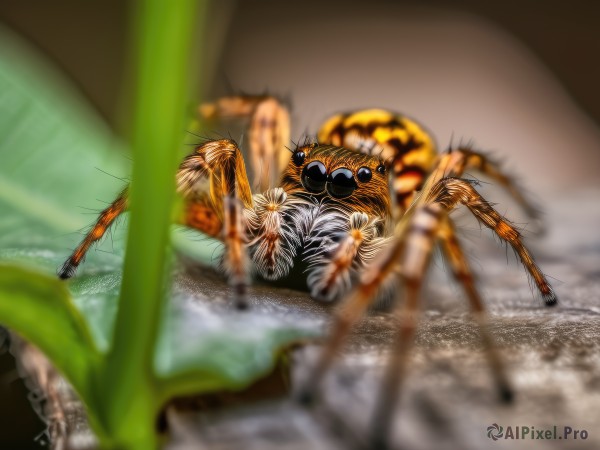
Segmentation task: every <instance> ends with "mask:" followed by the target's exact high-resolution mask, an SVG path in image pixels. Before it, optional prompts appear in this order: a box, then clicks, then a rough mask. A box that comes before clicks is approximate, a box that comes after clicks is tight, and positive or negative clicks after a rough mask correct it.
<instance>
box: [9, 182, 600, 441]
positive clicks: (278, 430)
mask: <svg viewBox="0 0 600 450" xmlns="http://www.w3.org/2000/svg"><path fill="white" fill-rule="evenodd" d="M598 194H600V191H595V190H590V191H579V192H577V193H576V194H573V195H566V194H565V195H564V196H562V197H555V201H554V203H553V204H551V205H548V206H549V207H548V215H547V218H546V222H547V229H548V232H547V234H546V235H545V236H544V237H542V238H535V239H534V238H530V239H529V240H528V244H529V246H530V248H531V249H532V250H533V252H534V254H535V255H536V256H537V260H538V262H539V264H540V265H541V267H542V269H543V270H544V272H545V273H547V274H548V275H549V276H551V277H552V279H553V284H554V287H555V289H556V291H557V293H558V296H559V304H558V305H557V306H556V307H554V308H546V307H545V306H544V305H543V304H542V301H541V300H540V299H539V298H537V297H535V296H534V295H533V292H532V289H531V287H530V285H529V284H528V281H527V278H526V276H525V274H524V272H523V271H522V270H521V269H520V267H519V266H518V265H517V264H516V263H515V262H514V259H515V258H514V257H513V256H512V255H511V254H510V252H509V253H508V258H507V257H506V256H505V253H504V249H502V247H499V246H498V244H497V242H494V241H493V239H489V236H488V232H487V230H484V231H482V232H481V233H480V232H479V229H478V228H477V227H473V224H472V223H469V224H468V225H464V226H465V227H466V231H465V233H463V239H462V240H463V241H465V242H466V244H467V247H468V254H469V255H470V256H471V259H472V261H474V264H473V265H474V269H475V270H477V272H478V273H479V275H480V276H479V285H480V287H481V291H482V293H483V294H484V298H485V301H486V304H487V306H488V310H489V315H490V331H491V334H492V335H493V338H494V340H495V342H496V344H497V347H498V349H499V351H500V353H501V355H502V357H503V358H504V360H505V362H506V364H507V367H508V369H509V375H510V378H511V381H512V383H513V386H514V389H515V391H516V398H515V401H514V403H513V404H511V405H504V404H501V403H499V402H498V400H497V398H496V394H495V390H494V385H493V380H492V377H491V374H490V370H489V367H488V365H487V361H486V359H485V355H484V353H483V351H482V347H481V342H480V338H479V334H478V330H477V328H476V327H475V326H474V324H473V323H472V321H471V320H470V316H469V312H468V309H467V307H466V301H465V300H464V299H463V296H462V292H461V290H460V288H459V287H458V286H456V285H455V284H454V282H453V281H452V280H451V278H450V277H449V276H448V275H447V274H446V273H445V271H444V268H443V263H442V262H440V261H439V259H436V260H435V261H436V262H435V263H434V267H433V270H432V273H431V275H430V277H429V281H428V283H427V288H426V290H425V292H424V294H423V307H422V316H421V322H420V325H419V328H418V332H417V335H416V339H415V345H414V347H413V348H412V351H411V356H410V366H409V372H408V375H407V378H406V380H405V383H404V386H403V391H402V400H401V402H400V404H399V407H398V408H397V410H396V414H395V415H394V418H393V424H394V431H393V447H394V448H410V449H434V448H435V449H437V448H439V449H445V448H448V449H451V448H452V449H453V448H466V449H481V448H491V449H494V448H511V449H512V448H540V449H544V448H565V447H568V448H590V449H591V448H600V353H599V351H598V350H599V345H600V320H599V318H600V301H599V300H600V236H599V233H598V228H597V226H598V225H599V224H600V206H599V202H598V200H597V199H598V198H599V197H598ZM460 222H463V221H462V220H460ZM480 234H481V236H479V235H480ZM507 260H508V263H507ZM176 286H177V287H176V292H177V295H176V298H184V299H186V302H188V301H189V300H190V299H192V300H193V301H194V302H208V301H214V299H215V298H217V302H218V299H219V298H224V296H226V287H225V284H224V283H223V281H222V279H221V278H220V277H219V276H217V275H214V274H211V273H207V271H206V270H199V269H198V268H194V267H192V268H189V269H188V270H186V271H184V272H183V273H181V274H180V275H178V280H177V283H176ZM251 305H252V308H253V311H254V312H255V313H258V314H283V315H286V316H289V317H292V318H293V317H294V316H297V317H298V318H299V319H301V320H306V319H307V318H310V319H311V320H314V321H315V322H323V323H324V324H326V323H327V322H328V321H329V320H330V319H331V314H332V311H333V308H332V307H328V306H323V305H321V304H318V303H316V302H314V301H313V300H311V299H310V298H309V297H308V295H307V294H306V293H304V292H298V291H291V290H286V289H281V288H273V287H271V286H268V285H265V284H258V285H256V286H254V287H253V289H252V293H251ZM393 330H394V322H393V320H392V318H391V316H390V314H389V313H386V312H381V311H379V312H371V313H370V314H369V316H368V318H366V319H365V320H364V321H363V322H362V323H361V325H360V326H359V327H358V328H357V329H356V330H355V331H354V333H353V336H352V338H351V342H350V343H349V345H348V346H347V348H346V350H345V351H344V352H343V354H342V355H340V357H339V358H338V360H337V362H336V364H335V366H334V368H333V370H332V371H331V372H330V373H329V374H328V375H327V377H326V379H325V380H324V381H325V382H324V383H323V386H322V387H321V390H320V392H321V397H320V400H319V402H318V403H317V405H316V406H315V407H314V408H312V409H306V408H303V407H300V406H299V405H297V404H296V403H295V402H294V401H292V400H291V398H292V394H293V392H294V390H295V389H297V387H298V385H299V384H300V383H302V381H303V380H304V379H305V378H306V375H307V373H308V372H309V370H310V367H311V365H312V363H313V362H314V360H315V357H316V356H317V354H318V351H319V347H318V345H317V344H316V343H312V344H309V345H304V346H299V347H298V348H296V349H295V350H293V351H292V352H291V353H290V354H291V358H290V361H291V364H290V365H289V366H285V367H282V368H281V369H280V370H279V371H277V372H276V373H275V374H274V375H272V376H270V377H269V378H267V379H265V380H263V381H261V382H259V383H257V385H256V386H254V387H252V388H250V389H249V390H247V391H245V392H243V393H217V394H213V395H210V396H203V397H199V398H195V399H179V400H177V401H174V402H173V403H172V404H171V405H169V406H168V407H167V408H166V410H165V418H166V423H167V434H168V437H169V438H168V440H167V444H166V448H168V449H170V450H176V449H177V450H179V449H187V448H211V449H238V448H244V449H275V448H281V447H284V446H285V448H286V449H304V448H311V449H313V448H314V449H337V448H352V447H356V448H361V447H364V445H365V435H366V430H367V427H368V423H369V419H370V416H371V412H372V409H373V405H374V399H375V397H376V392H377V389H378V386H379V380H380V377H381V374H382V369H383V368H384V367H385V363H386V360H387V355H388V352H389V350H388V344H389V343H390V342H391V338H392V335H393ZM27 359H28V357H27V353H21V360H22V361H23V360H27ZM25 366H26V371H27V372H28V373H30V374H31V373H35V372H36V370H37V371H39V370H40V367H43V365H40V363H39V362H38V363H37V368H36V366H35V365H34V366H33V367H32V366H31V364H29V363H28V362H27V361H25ZM47 370H50V369H47ZM46 378H47V376H46ZM38 379H39V375H38ZM53 379H55V378H53ZM54 382H55V383H58V381H54ZM38 384H39V383H38ZM41 387H42V388H43V389H45V390H46V392H47V393H48V392H50V391H48V389H49V388H48V383H45V384H42V385H41ZM61 395H62V396H63V397H62V398H63V400H64V399H66V398H68V397H65V395H66V394H64V393H63V394H61ZM51 397H52V396H51V395H50V396H49V400H51V402H50V403H52V398H51ZM67 403H69V402H65V401H62V404H63V405H62V408H63V410H64V409H65V408H66V406H65V405H66V404H67ZM71 403H72V402H71ZM70 407H71V408H76V407H74V406H73V405H71V406H70ZM51 411H55V410H51ZM53 414H55V415H56V412H54V413H53ZM59 416H60V417H62V418H63V419H64V418H65V417H67V418H68V417H69V416H72V417H74V418H75V419H73V420H74V422H73V423H74V424H76V425H69V424H68V420H67V424H66V425H64V426H63V427H62V428H60V429H61V430H63V431H64V432H65V433H66V434H67V437H66V439H67V440H66V442H71V446H70V447H68V448H87V447H86V445H89V443H90V440H89V436H88V438H87V440H86V437H85V433H82V432H81V426H80V425H79V424H80V422H81V413H80V412H79V416H78V415H77V414H72V413H70V412H68V411H67V413H65V412H64V411H63V413H62V415H59ZM492 424H497V425H498V426H502V427H503V432H504V436H506V433H507V432H508V427H512V430H513V432H514V431H515V427H517V426H518V427H529V428H530V429H531V428H535V429H536V430H538V431H539V430H553V429H554V428H553V427H554V426H556V427H557V437H558V436H560V435H562V434H563V432H564V431H563V428H564V427H565V426H568V427H571V428H572V429H573V430H586V432H587V439H581V436H580V438H579V439H577V440H573V439H572V438H571V439H570V440H568V441H565V440H564V439H556V440H545V439H544V440H540V439H530V438H528V439H525V440H523V439H519V440H511V439H503V438H502V439H500V440H498V441H494V440H492V439H491V438H488V436H487V430H488V427H489V426H492ZM69 433H70V434H72V435H73V437H76V439H71V440H70V441H69V440H68V437H69V436H68V435H69ZM56 436H58V435H56V434H55V437H54V438H55V443H56V442H57V441H56V439H57V438H56ZM571 436H572V435H571ZM77 441H78V442H81V443H82V445H79V444H77ZM60 442H65V441H60ZM84 444H85V445H84ZM57 448H59V447H57Z"/></svg>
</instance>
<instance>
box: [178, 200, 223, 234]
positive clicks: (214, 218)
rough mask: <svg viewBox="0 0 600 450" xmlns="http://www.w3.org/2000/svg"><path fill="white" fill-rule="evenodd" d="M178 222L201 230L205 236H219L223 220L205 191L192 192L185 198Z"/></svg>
mask: <svg viewBox="0 0 600 450" xmlns="http://www.w3.org/2000/svg"><path fill="white" fill-rule="evenodd" d="M179 223H180V224H181V225H184V226H186V227H189V228H193V229H195V230H198V231H201V232H202V233H204V234H206V235H207V236H211V237H214V238H217V239H220V238H221V232H222V230H223V222H222V220H221V218H220V217H219V214H218V213H217V211H215V209H214V206H213V205H212V203H211V201H210V197H209V196H208V195H207V194H205V193H199V194H194V195H193V196H189V197H187V198H185V202H184V207H183V211H182V215H181V217H180V218H179Z"/></svg>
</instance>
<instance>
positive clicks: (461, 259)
mask: <svg viewBox="0 0 600 450" xmlns="http://www.w3.org/2000/svg"><path fill="white" fill-rule="evenodd" d="M438 237H439V238H440V241H441V246H442V251H443V252H444V255H445V256H446V259H447V261H448V262H449V264H450V267H451V268H452V272H453V273H454V277H455V278H456V280H457V281H458V282H459V283H460V284H461V285H462V286H463V288H464V290H465V292H466V294H467V297H468V298H469V303H470V306H471V311H472V314H473V319H474V320H475V322H476V323H477V326H478V327H479V333H480V335H481V340H482V342H483V347H484V351H485V353H486V357H487V359H488V362H489V364H490V368H491V370H492V376H493V377H494V380H495V382H496V387H497V390H498V394H499V397H500V399H501V400H503V401H505V402H509V401H511V400H512V398H513V390H512V388H511V386H510V382H509V380H508V377H507V375H506V369H505V367H504V363H503V361H502V358H501V356H500V354H499V353H498V351H497V350H496V347H495V346H494V342H493V340H492V337H491V336H490V334H489V332H488V324H487V317H486V314H485V309H484V306H483V301H482V299H481V296H480V295H479V292H478V291H477V288H476V287H475V280H474V277H473V273H472V271H471V268H470V267H469V262H468V260H467V258H466V257H465V255H464V253H463V251H462V248H461V245H460V243H459V241H458V238H457V237H456V232H455V230H454V226H453V225H452V221H451V219H450V218H449V217H448V216H447V215H446V216H445V217H444V218H443V222H442V224H441V227H440V230H439V232H438Z"/></svg>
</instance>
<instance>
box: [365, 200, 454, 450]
mask: <svg viewBox="0 0 600 450" xmlns="http://www.w3.org/2000/svg"><path fill="white" fill-rule="evenodd" d="M443 214H444V211H443V209H442V207H441V205H439V204H436V203H430V204H426V205H423V206H420V207H418V208H417V209H416V210H415V212H414V215H413V217H412V218H411V220H410V223H408V224H407V228H406V230H407V231H406V236H405V244H404V253H403V255H402V256H401V258H402V259H401V261H402V262H401V267H402V270H401V277H402V281H403V285H404V298H403V300H402V301H401V302H400V303H399V304H398V305H397V307H396V309H395V311H394V315H395V317H396V319H397V321H398V331H397V332H396V336H395V338H394V343H393V349H392V354H391V357H390V361H389V363H388V366H387V368H386V371H385V374H384V378H383V382H382V384H381V388H380V391H379V396H378V397H377V401H376V404H375V410H374V413H373V417H372V419H371V427H370V430H369V439H370V442H371V444H372V445H373V447H374V448H385V447H386V445H387V442H388V437H389V432H390V426H391V424H392V420H393V418H394V415H393V412H394V408H395V405H396V404H397V403H398V401H399V395H400V392H401V387H402V383H403V381H404V377H405V374H406V368H407V361H408V355H409V350H410V347H411V345H412V341H413V338H414V335H415V330H416V327H417V322H418V313H419V308H418V306H419V296H420V292H421V287H422V284H423V279H424V277H425V274H426V273H427V269H428V267H429V261H430V259H431V254H432V250H433V247H434V244H435V238H436V236H437V233H438V230H439V227H440V219H441V217H442V216H443Z"/></svg>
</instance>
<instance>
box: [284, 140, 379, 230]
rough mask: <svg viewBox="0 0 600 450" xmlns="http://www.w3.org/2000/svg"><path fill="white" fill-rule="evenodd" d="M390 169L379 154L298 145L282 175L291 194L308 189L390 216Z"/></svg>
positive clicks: (310, 192)
mask: <svg viewBox="0 0 600 450" xmlns="http://www.w3.org/2000/svg"><path fill="white" fill-rule="evenodd" d="M387 171H388V169H387V167H386V166H385V164H384V163H383V161H382V160H381V159H379V158H378V157H377V156H373V155H366V154H364V153H360V152H357V151H354V150H349V149H346V148H343V147H336V146H333V145H318V144H309V145H304V146H301V147H298V148H297V149H296V150H295V151H294V153H293V154H292V157H291V159H290V162H289V164H288V166H287V167H286V169H285V171H284V172H283V177H282V187H283V189H284V190H285V191H286V193H287V194H288V195H290V194H298V193H305V194H308V195H311V196H314V197H317V198H319V199H327V200H329V201H331V202H332V203H336V204H339V205H341V206H344V207H346V208H347V209H348V210H350V211H359V212H364V213H366V214H368V215H369V216H372V217H380V218H381V219H383V220H386V219H387V218H388V217H389V215H390V191H389V185H388V173H387Z"/></svg>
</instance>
